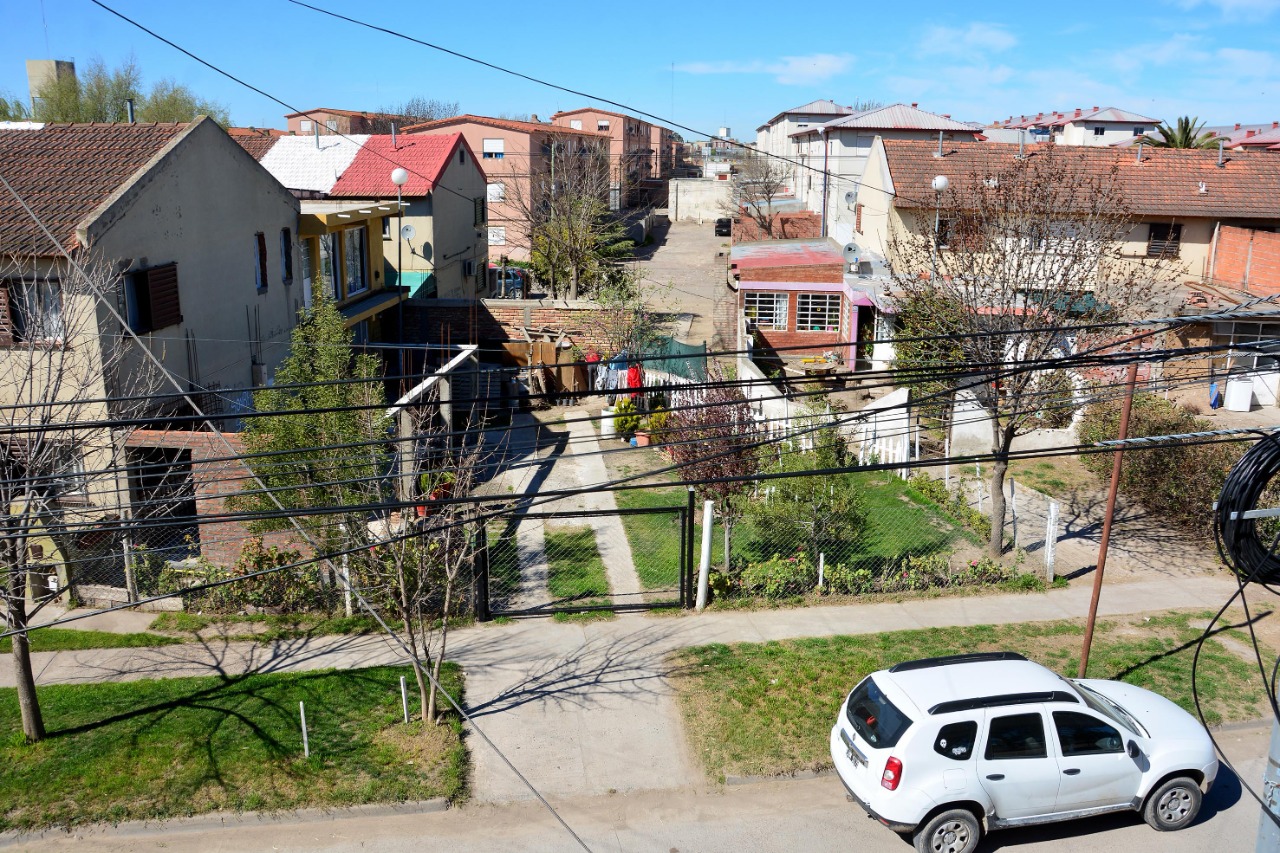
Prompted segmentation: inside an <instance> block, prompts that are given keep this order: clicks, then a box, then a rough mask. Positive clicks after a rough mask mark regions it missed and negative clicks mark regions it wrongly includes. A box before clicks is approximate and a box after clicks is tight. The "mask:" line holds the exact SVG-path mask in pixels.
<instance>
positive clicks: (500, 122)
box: [403, 113, 609, 139]
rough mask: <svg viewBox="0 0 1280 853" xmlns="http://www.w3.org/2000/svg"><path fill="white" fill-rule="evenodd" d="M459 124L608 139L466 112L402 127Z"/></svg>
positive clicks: (430, 129)
mask: <svg viewBox="0 0 1280 853" xmlns="http://www.w3.org/2000/svg"><path fill="white" fill-rule="evenodd" d="M460 124H479V125H484V126H485V127H496V128H499V129H501V130H510V131H514V132H516V133H538V132H542V133H572V134H575V135H582V136H598V137H600V138H601V139H608V138H609V134H607V133H596V132H595V131H594V130H573V129H572V128H569V127H564V126H562V125H558V124H542V123H541V122H536V121H516V120H515V119H508V118H490V117H489V116H477V115H471V114H470V113H467V114H465V115H460V116H450V117H449V118H439V119H436V120H435V121H424V122H423V123H422V124H412V125H409V126H408V127H406V128H404V129H403V132H404V133H434V132H436V131H440V130H443V129H444V128H447V127H456V126H457V125H460Z"/></svg>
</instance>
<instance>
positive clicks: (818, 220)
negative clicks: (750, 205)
mask: <svg viewBox="0 0 1280 853" xmlns="http://www.w3.org/2000/svg"><path fill="white" fill-rule="evenodd" d="M821 236H822V217H821V216H819V215H818V214H816V213H811V212H810V211H807V210H806V211H803V212H801V213H775V214H774V215H773V236H772V237H770V236H769V235H768V234H766V233H765V232H764V230H763V229H762V228H761V227H760V226H759V224H758V223H756V221H755V220H754V219H752V218H751V217H749V216H747V215H745V214H743V215H742V216H739V217H738V218H737V219H736V220H734V223H733V241H734V242H735V243H750V242H753V241H756V240H792V239H798V238H805V239H813V238H816V237H821Z"/></svg>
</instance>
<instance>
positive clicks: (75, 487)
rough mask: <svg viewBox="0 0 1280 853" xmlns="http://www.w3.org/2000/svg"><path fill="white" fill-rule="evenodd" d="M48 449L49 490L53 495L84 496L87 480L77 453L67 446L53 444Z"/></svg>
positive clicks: (82, 461) (81, 460)
mask: <svg viewBox="0 0 1280 853" xmlns="http://www.w3.org/2000/svg"><path fill="white" fill-rule="evenodd" d="M49 449H50V457H49V473H50V475H51V476H50V483H49V488H50V489H51V490H52V491H53V493H54V494H55V495H67V494H84V492H85V490H86V488H87V484H88V480H87V478H86V477H85V473H84V460H83V459H81V458H80V454H79V452H77V451H76V449H75V448H74V447H73V446H71V445H69V444H53V445H50V448H49Z"/></svg>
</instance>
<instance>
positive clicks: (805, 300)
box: [796, 293, 840, 332]
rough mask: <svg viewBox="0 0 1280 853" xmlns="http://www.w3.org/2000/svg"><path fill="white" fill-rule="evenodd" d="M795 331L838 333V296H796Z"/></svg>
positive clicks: (804, 294)
mask: <svg viewBox="0 0 1280 853" xmlns="http://www.w3.org/2000/svg"><path fill="white" fill-rule="evenodd" d="M796 331H797V332H838V331H840V294H838V293H801V294H800V295H799V296H797V297H796Z"/></svg>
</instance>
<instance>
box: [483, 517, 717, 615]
mask: <svg viewBox="0 0 1280 853" xmlns="http://www.w3.org/2000/svg"><path fill="white" fill-rule="evenodd" d="M691 507H692V501H690V504H689V506H671V507H652V508H643V509H611V510H576V511H562V512H522V513H513V514H511V515H507V516H502V517H500V518H493V519H490V520H488V521H487V522H485V523H484V525H483V526H482V527H481V536H482V540H481V542H480V543H479V549H478V554H477V566H476V570H477V576H476V592H477V595H476V616H477V617H478V618H479V619H481V620H485V619H490V618H492V617H495V616H542V615H549V614H554V613H581V612H587V611H592V610H603V611H614V612H620V611H635V610H649V609H653V608H657V607H689V606H692V603H693V598H692V595H693V583H692V570H691V566H692V565H693V552H692V549H693V535H692V530H691V527H692V524H693V513H692V509H691Z"/></svg>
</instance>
